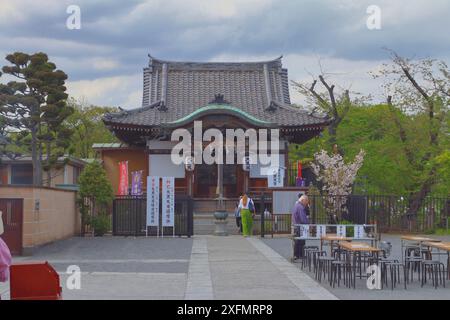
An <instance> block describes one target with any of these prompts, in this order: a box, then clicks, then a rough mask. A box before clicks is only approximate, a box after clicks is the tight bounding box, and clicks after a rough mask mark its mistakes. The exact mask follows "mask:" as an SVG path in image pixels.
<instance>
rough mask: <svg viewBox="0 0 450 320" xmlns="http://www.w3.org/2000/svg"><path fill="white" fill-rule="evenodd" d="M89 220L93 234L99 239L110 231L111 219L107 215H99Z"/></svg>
mask: <svg viewBox="0 0 450 320" xmlns="http://www.w3.org/2000/svg"><path fill="white" fill-rule="evenodd" d="M90 220H91V221H90V224H91V226H92V228H93V229H94V234H95V236H97V237H101V236H103V235H104V234H105V233H107V232H108V231H110V230H111V219H110V217H109V216H108V215H107V214H104V213H102V214H99V215H97V216H94V217H92V218H91V219H90Z"/></svg>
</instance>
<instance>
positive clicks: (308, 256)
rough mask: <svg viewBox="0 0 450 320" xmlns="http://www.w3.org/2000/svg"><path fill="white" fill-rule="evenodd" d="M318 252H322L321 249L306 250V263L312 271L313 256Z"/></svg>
mask: <svg viewBox="0 0 450 320" xmlns="http://www.w3.org/2000/svg"><path fill="white" fill-rule="evenodd" d="M317 252H320V250H319V249H308V250H305V256H306V264H307V265H308V271H309V272H311V265H312V261H313V256H314V254H316V253H317Z"/></svg>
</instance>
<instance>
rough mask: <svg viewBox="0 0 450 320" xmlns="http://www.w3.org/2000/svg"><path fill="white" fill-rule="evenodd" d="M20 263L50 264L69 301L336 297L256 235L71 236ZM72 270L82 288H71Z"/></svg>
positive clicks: (1, 287) (3, 287)
mask: <svg viewBox="0 0 450 320" xmlns="http://www.w3.org/2000/svg"><path fill="white" fill-rule="evenodd" d="M14 260H15V261H17V260H18V259H14ZM19 260H48V261H49V262H50V264H52V265H53V266H54V267H55V269H56V270H57V271H58V273H59V274H60V278H61V286H62V287H63V298H64V299H69V300H70V299H77V300H78V299H175V300H182V299H188V300H194V299H195V300H204V299H225V300H241V299H242V300H246V299H258V300H275V299H336V297H335V296H334V295H333V294H331V293H330V292H329V291H327V290H326V289H324V288H322V287H321V286H319V285H318V284H317V283H316V282H315V281H314V280H313V279H311V278H310V277H309V276H308V275H306V274H305V273H303V272H302V271H301V270H299V269H298V268H296V267H295V266H294V265H292V264H291V263H289V262H288V261H287V260H286V259H285V258H283V257H282V256H281V255H280V254H278V253H277V252H276V251H274V250H273V249H271V248H270V247H269V246H268V245H266V244H265V243H264V242H263V241H261V240H260V239H259V238H257V237H252V238H243V237H242V236H229V237H215V236H195V237H194V238H193V239H186V238H164V239H155V238H120V237H114V238H108V237H105V238H72V239H68V240H64V241H60V242H57V243H54V244H51V245H48V246H45V247H43V248H41V249H40V250H39V251H38V252H37V254H36V255H35V256H32V257H26V258H20V259H19ZM70 265H78V266H79V267H80V269H81V276H82V277H81V289H80V290H69V289H67V286H66V281H67V278H68V275H67V274H66V270H67V267H68V266H70ZM8 289H9V287H8V284H0V292H2V293H3V294H2V298H3V299H7V298H8Z"/></svg>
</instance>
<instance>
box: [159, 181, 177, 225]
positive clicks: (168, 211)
mask: <svg viewBox="0 0 450 320" xmlns="http://www.w3.org/2000/svg"><path fill="white" fill-rule="evenodd" d="M162 219H163V221H162V225H163V227H173V226H174V223H175V178H174V177H163V178H162Z"/></svg>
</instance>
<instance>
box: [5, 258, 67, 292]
mask: <svg viewBox="0 0 450 320" xmlns="http://www.w3.org/2000/svg"><path fill="white" fill-rule="evenodd" d="M10 272H11V275H10V292H11V300H61V299H62V288H61V286H60V282H59V275H58V273H57V272H56V271H55V269H53V267H52V266H51V265H50V264H49V263H48V262H43V261H38V262H36V261H34V262H20V263H14V264H13V265H11V267H10Z"/></svg>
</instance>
